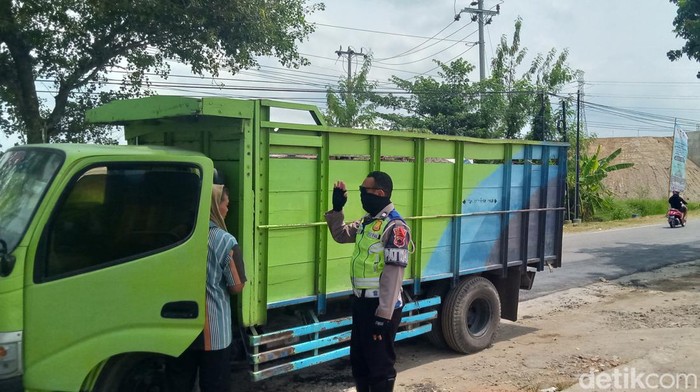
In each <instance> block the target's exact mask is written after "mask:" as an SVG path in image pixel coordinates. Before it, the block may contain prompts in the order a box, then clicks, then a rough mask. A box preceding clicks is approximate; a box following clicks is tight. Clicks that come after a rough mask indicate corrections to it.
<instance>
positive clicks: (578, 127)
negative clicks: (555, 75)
mask: <svg viewBox="0 0 700 392" xmlns="http://www.w3.org/2000/svg"><path fill="white" fill-rule="evenodd" d="M580 134H581V90H578V91H577V92H576V191H575V193H574V220H578V219H579V216H578V213H579V206H580V205H579V198H580V197H581V195H580V194H579V180H580V175H581V165H580V164H579V159H580V148H581V146H580V140H579V139H580V136H579V135H580ZM579 222H580V220H579Z"/></svg>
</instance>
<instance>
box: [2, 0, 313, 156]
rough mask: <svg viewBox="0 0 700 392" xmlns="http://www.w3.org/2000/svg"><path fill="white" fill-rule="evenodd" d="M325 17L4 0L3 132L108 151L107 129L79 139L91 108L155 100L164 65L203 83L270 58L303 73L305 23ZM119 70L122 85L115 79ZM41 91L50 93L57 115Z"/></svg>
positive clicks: (221, 5) (252, 9)
mask: <svg viewBox="0 0 700 392" xmlns="http://www.w3.org/2000/svg"><path fill="white" fill-rule="evenodd" d="M322 8H323V5H322V4H320V5H308V4H307V0H282V1H266V0H238V1H230V0H209V1H201V0H182V1H157V0H143V1H130V0H111V1H88V0H52V1H19V0H0V111H1V114H2V115H0V121H2V122H3V123H2V124H0V126H1V127H2V128H3V129H4V130H5V132H6V133H8V134H19V135H22V136H23V137H24V138H25V139H26V141H27V142H29V143H37V142H41V141H42V140H45V139H46V140H52V141H57V140H65V141H76V140H79V141H98V142H102V141H108V140H109V139H110V138H109V135H108V134H107V133H106V132H107V131H108V130H105V129H100V128H90V131H89V132H88V133H87V134H84V135H81V131H82V130H83V129H85V127H86V124H83V123H82V119H83V117H84V116H83V113H84V112H85V110H86V109H87V108H90V107H94V106H96V105H98V104H100V103H103V102H105V101H108V100H110V99H114V98H115V97H132V96H138V95H147V94H149V93H150V90H149V80H148V74H153V73H155V74H157V75H159V76H161V77H167V75H168V74H169V73H170V66H169V64H168V62H167V61H166V59H167V60H174V61H178V62H181V63H184V64H187V65H189V67H190V69H191V71H192V72H193V73H195V74H200V75H201V74H204V73H207V72H208V73H211V74H213V75H217V74H218V72H219V71H220V70H222V69H228V70H230V71H232V72H236V71H239V70H241V69H245V68H250V67H253V66H255V65H256V64H257V61H256V57H257V56H266V55H272V56H275V57H277V58H278V59H279V60H280V61H281V62H282V63H283V64H284V65H287V66H299V65H302V64H305V63H306V59H304V58H303V57H301V56H300V55H299V53H298V52H297V47H296V45H297V43H298V42H300V41H301V40H303V39H305V38H306V37H307V36H308V35H309V34H310V33H311V32H312V31H313V26H312V25H311V24H309V23H308V22H307V21H306V16H307V15H308V14H309V13H312V12H314V11H316V10H319V9H322ZM115 69H119V70H120V71H119V73H120V74H121V75H122V78H121V80H119V79H117V80H114V79H110V78H114V75H113V74H110V71H112V70H115ZM37 81H38V83H37ZM119 83H121V87H119V88H108V87H109V86H110V85H113V84H117V85H118V84H119ZM37 85H38V86H46V87H45V89H47V90H51V95H52V96H53V98H54V102H52V105H50V104H48V103H47V102H44V101H43V100H41V99H40V98H39V91H37V87H36V86H37Z"/></svg>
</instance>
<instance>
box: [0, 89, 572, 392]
mask: <svg viewBox="0 0 700 392" xmlns="http://www.w3.org/2000/svg"><path fill="white" fill-rule="evenodd" d="M277 118H283V119H285V120H284V121H280V120H278V119H277ZM290 119H293V120H290ZM88 120H89V121H91V122H94V123H102V124H114V125H121V126H123V127H124V132H125V139H126V140H127V142H128V145H127V146H96V145H77V144H63V145H62V144H47V145H28V146H20V147H14V148H11V149H9V150H8V151H7V152H5V154H4V155H3V156H2V158H0V390H3V391H11V390H22V389H26V390H31V391H78V390H80V391H135V390H155V389H151V388H154V387H157V386H158V384H159V383H160V382H162V381H163V363H164V361H166V360H167V358H168V357H172V356H177V355H179V354H180V353H181V352H182V351H183V350H185V348H186V347H187V346H188V345H189V344H190V342H192V341H193V339H194V338H195V337H196V336H197V335H198V333H199V332H200V331H201V330H202V327H203V324H204V293H205V290H204V283H205V259H206V241H207V234H208V220H209V205H210V202H211V200H210V199H211V198H210V195H211V187H212V183H213V182H214V178H215V176H216V174H215V173H218V177H219V178H223V181H224V182H225V183H226V185H227V186H228V187H229V188H230V190H231V192H230V193H231V194H230V200H231V205H230V213H229V216H228V219H227V222H226V223H227V226H228V227H229V230H230V231H231V232H232V233H233V234H234V235H235V236H236V237H237V239H238V240H239V243H240V244H241V247H242V250H243V253H244V259H245V263H246V272H247V275H248V278H249V281H248V283H247V285H246V287H245V289H244V291H243V293H242V294H241V295H239V296H238V297H236V301H235V303H234V305H233V306H234V307H235V309H234V314H235V315H236V321H235V323H234V324H235V325H233V326H232V328H234V332H235V334H234V335H235V336H236V339H235V346H236V349H237V353H238V355H239V356H240V358H243V359H244V360H245V362H246V366H247V367H248V369H249V374H250V376H251V377H252V378H253V379H254V380H261V379H265V378H268V377H271V376H274V375H278V374H282V373H286V372H290V371H294V370H297V369H302V368H305V367H308V366H313V365H315V364H318V363H322V362H326V361H330V360H333V359H336V358H340V357H343V356H345V355H347V354H348V341H349V339H350V331H349V327H350V323H351V319H350V317H349V314H350V313H349V309H348V298H349V295H350V292H351V291H350V289H351V287H350V279H349V256H350V254H351V252H352V246H351V245H341V244H337V243H335V242H334V241H333V240H332V238H331V237H330V235H329V233H328V229H327V227H326V225H325V222H324V219H323V214H324V212H325V211H326V210H328V209H330V207H329V206H330V198H331V194H332V187H333V183H334V182H335V181H337V180H344V181H345V182H346V183H348V184H360V183H361V182H362V180H363V179H364V177H365V176H366V175H367V173H369V172H370V171H373V170H382V171H385V172H388V173H389V174H390V175H391V176H392V178H393V179H394V184H395V189H394V192H393V196H392V201H393V202H394V204H395V205H396V207H397V210H398V211H400V212H401V214H402V215H403V216H404V217H405V218H406V220H407V222H408V223H409V225H410V226H411V230H412V233H413V239H414V242H415V252H414V253H413V254H412V255H411V258H410V265H409V267H408V268H407V269H406V275H405V280H404V294H405V296H406V301H407V305H406V306H405V309H404V315H403V319H402V324H401V325H402V326H401V328H400V330H399V333H398V335H397V340H401V339H407V338H411V337H414V336H418V335H425V336H426V337H427V338H428V339H429V340H430V341H432V342H434V343H435V344H437V345H440V346H445V347H447V348H449V349H452V350H454V351H457V352H460V353H471V352H476V351H479V350H481V349H483V348H486V347H488V346H489V345H490V344H491V342H492V339H493V336H494V332H495V330H496V328H497V326H498V323H499V321H500V318H505V319H509V320H515V319H516V318H517V309H518V298H519V292H520V290H521V289H529V288H530V287H531V286H532V283H533V279H534V275H535V272H536V271H541V270H543V269H544V268H545V267H547V266H549V267H559V266H560V265H561V254H562V221H563V207H562V203H563V200H564V184H565V175H566V153H567V145H566V144H564V143H555V142H532V141H522V140H480V139H472V138H465V137H448V136H442V135H433V134H424V133H410V132H393V131H380V130H359V129H343V128H334V127H330V126H327V125H326V124H325V122H324V119H323V116H322V115H321V113H320V112H319V111H318V109H317V108H316V107H314V106H310V105H302V104H293V103H287V102H280V101H271V100H238V99H226V98H188V97H174V96H156V97H148V98H142V99H135V100H124V101H116V102H112V103H109V104H107V105H105V106H102V107H99V108H96V109H93V110H92V111H90V112H88ZM354 189H355V187H350V191H349V202H348V205H347V206H346V208H345V213H346V218H347V219H357V218H359V217H361V216H362V215H363V211H361V207H360V203H359V191H355V190H354Z"/></svg>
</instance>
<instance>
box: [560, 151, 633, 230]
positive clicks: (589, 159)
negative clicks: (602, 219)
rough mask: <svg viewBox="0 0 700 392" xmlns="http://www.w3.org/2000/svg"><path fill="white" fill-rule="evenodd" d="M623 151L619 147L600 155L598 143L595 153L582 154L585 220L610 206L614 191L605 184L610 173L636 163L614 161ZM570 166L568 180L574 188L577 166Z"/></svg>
mask: <svg viewBox="0 0 700 392" xmlns="http://www.w3.org/2000/svg"><path fill="white" fill-rule="evenodd" d="M621 152H622V148H618V149H617V150H615V151H613V152H612V153H611V154H610V155H608V156H606V157H600V145H598V148H597V149H596V151H595V153H594V154H593V155H588V154H586V153H583V154H581V157H580V158H579V165H580V172H579V205H580V207H581V218H582V219H583V220H589V219H590V218H592V217H593V216H594V215H595V213H596V211H599V210H600V209H601V208H604V207H608V206H609V204H610V196H611V195H612V192H610V190H608V189H607V188H606V187H605V185H604V184H603V180H604V179H605V178H606V177H607V176H608V173H610V172H613V171H616V170H622V169H627V168H630V167H632V166H634V163H615V164H613V163H612V161H613V160H615V158H617V157H618V155H620V153H621ZM570 167H573V170H571V171H570V172H569V173H568V175H567V182H568V185H569V189H573V188H574V187H575V186H576V166H575V165H571V166H570Z"/></svg>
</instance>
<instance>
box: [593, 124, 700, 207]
mask: <svg viewBox="0 0 700 392" xmlns="http://www.w3.org/2000/svg"><path fill="white" fill-rule="evenodd" d="M599 145H600V146H601V148H600V152H601V156H608V155H609V154H610V153H612V152H613V151H615V150H616V149H618V148H622V152H621V153H620V155H619V156H618V157H617V158H616V159H615V160H614V161H613V163H623V162H632V163H634V166H633V167H631V168H629V169H624V170H618V171H614V172H611V173H610V175H609V176H608V178H606V179H605V180H604V184H605V186H606V187H607V188H608V189H609V190H610V191H612V192H613V194H614V195H615V196H616V197H620V198H640V199H665V198H667V197H668V185H669V175H670V174H669V173H670V168H671V152H672V150H673V138H671V137H613V138H600V139H595V140H593V141H592V142H591V144H590V146H589V149H588V150H589V154H593V153H594V152H595V150H596V148H598V146H599ZM686 181H687V187H686V189H687V190H686V191H685V192H683V194H682V196H683V197H684V198H686V199H689V200H693V201H698V200H700V167H698V165H696V164H695V163H693V162H692V161H690V160H688V161H686Z"/></svg>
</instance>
